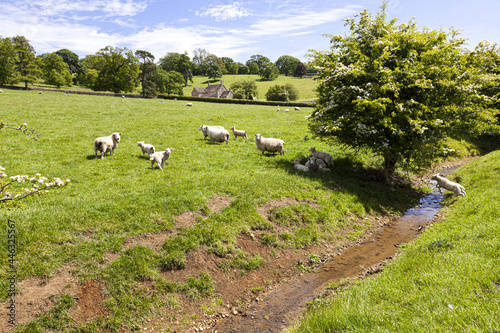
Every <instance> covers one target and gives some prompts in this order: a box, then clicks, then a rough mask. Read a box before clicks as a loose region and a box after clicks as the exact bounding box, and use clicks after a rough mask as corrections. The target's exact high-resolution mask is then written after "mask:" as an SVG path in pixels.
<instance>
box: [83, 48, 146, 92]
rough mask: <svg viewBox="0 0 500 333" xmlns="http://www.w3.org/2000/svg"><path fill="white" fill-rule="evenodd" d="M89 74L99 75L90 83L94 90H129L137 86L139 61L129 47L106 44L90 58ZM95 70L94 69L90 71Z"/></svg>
mask: <svg viewBox="0 0 500 333" xmlns="http://www.w3.org/2000/svg"><path fill="white" fill-rule="evenodd" d="M89 59H91V61H88V62H86V65H87V66H88V69H89V70H88V73H87V75H92V76H93V75H97V77H94V78H93V79H92V80H87V81H88V82H89V83H90V86H89V87H90V88H91V89H92V90H94V91H112V92H114V93H119V92H122V91H124V92H129V91H133V90H134V88H135V82H136V79H137V77H138V75H139V63H138V61H137V59H136V58H135V57H134V54H133V53H132V51H130V50H128V49H127V48H119V47H112V46H106V47H105V48H102V49H101V50H99V52H97V53H96V55H95V57H91V58H89ZM90 70H93V71H90Z"/></svg>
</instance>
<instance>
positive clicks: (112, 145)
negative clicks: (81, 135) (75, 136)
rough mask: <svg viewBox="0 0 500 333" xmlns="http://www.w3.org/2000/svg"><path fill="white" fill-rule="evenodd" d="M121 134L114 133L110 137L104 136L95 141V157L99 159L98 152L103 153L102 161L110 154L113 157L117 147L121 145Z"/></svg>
mask: <svg viewBox="0 0 500 333" xmlns="http://www.w3.org/2000/svg"><path fill="white" fill-rule="evenodd" d="M120 136H121V134H120V133H116V132H115V133H113V134H111V135H109V136H103V137H100V138H97V139H95V140H94V152H95V157H97V152H98V151H100V152H101V160H102V159H103V158H104V154H105V153H107V152H109V155H110V156H111V155H113V154H114V152H115V149H116V147H118V144H119V143H120Z"/></svg>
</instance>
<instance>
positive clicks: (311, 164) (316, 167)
mask: <svg viewBox="0 0 500 333" xmlns="http://www.w3.org/2000/svg"><path fill="white" fill-rule="evenodd" d="M306 167H308V168H309V170H311V171H314V172H320V173H323V172H331V170H330V169H328V168H327V167H326V163H325V162H324V161H323V160H322V159H320V158H316V157H310V158H309V159H308V160H307V162H306Z"/></svg>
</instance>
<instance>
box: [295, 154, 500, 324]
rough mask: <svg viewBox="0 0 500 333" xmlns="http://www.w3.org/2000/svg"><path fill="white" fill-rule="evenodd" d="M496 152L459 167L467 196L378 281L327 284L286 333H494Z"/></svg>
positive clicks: (499, 267) (499, 270) (499, 307)
mask: <svg viewBox="0 0 500 333" xmlns="http://www.w3.org/2000/svg"><path fill="white" fill-rule="evenodd" d="M499 171H500V152H499V151H495V152H493V153H490V154H488V155H486V156H484V157H481V158H480V159H477V160H475V161H473V162H471V163H470V164H468V165H465V166H463V167H462V168H460V169H459V170H458V171H457V172H456V173H455V176H456V177H458V179H460V183H461V184H462V185H463V186H465V188H466V191H467V195H466V196H465V197H463V198H462V197H458V198H453V197H451V196H450V195H448V196H447V199H446V201H445V204H446V208H444V209H443V211H442V213H443V214H444V215H445V218H444V220H443V221H441V222H440V223H438V224H436V225H434V226H433V227H432V228H431V229H430V230H428V231H427V232H425V233H424V234H423V235H422V236H421V237H420V238H419V239H418V240H416V241H415V242H414V243H412V244H409V245H407V246H405V247H404V248H403V249H402V250H401V251H400V252H401V255H400V256H399V257H398V260H396V261H394V262H391V263H390V264H388V265H387V266H386V268H385V270H384V271H383V272H382V273H381V274H380V275H379V276H377V277H372V278H368V279H366V280H364V281H343V283H340V284H336V285H332V286H331V287H332V288H333V290H336V291H334V292H333V294H332V295H331V296H329V297H326V298H322V299H318V300H316V301H315V302H313V303H312V304H311V307H310V309H309V311H308V313H307V315H306V316H305V318H303V319H302V320H301V321H300V323H298V324H297V325H296V326H295V327H294V328H293V329H291V330H289V331H288V332H300V333H305V332H314V333H318V332H325V333H326V332H328V333H330V332H499V331H500V321H499V320H498V318H499V317H500V241H499V240H500V205H499V202H500V187H499V186H498V183H499V181H500V172H499Z"/></svg>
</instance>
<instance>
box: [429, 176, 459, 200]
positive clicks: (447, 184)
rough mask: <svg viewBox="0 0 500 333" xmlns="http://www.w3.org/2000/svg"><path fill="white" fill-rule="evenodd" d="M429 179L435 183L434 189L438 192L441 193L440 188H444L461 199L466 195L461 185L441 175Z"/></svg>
mask: <svg viewBox="0 0 500 333" xmlns="http://www.w3.org/2000/svg"><path fill="white" fill-rule="evenodd" d="M431 179H432V180H435V181H436V182H437V185H436V187H437V188H438V189H439V192H441V188H444V189H446V190H448V191H452V192H453V193H455V194H456V195H461V196H462V197H463V196H464V195H465V194H466V193H465V188H464V187H463V186H462V185H460V184H458V183H455V182H452V181H451V180H448V179H446V178H445V177H444V176H443V175H441V174H439V173H437V174H435V175H434V176H432V178H431Z"/></svg>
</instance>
